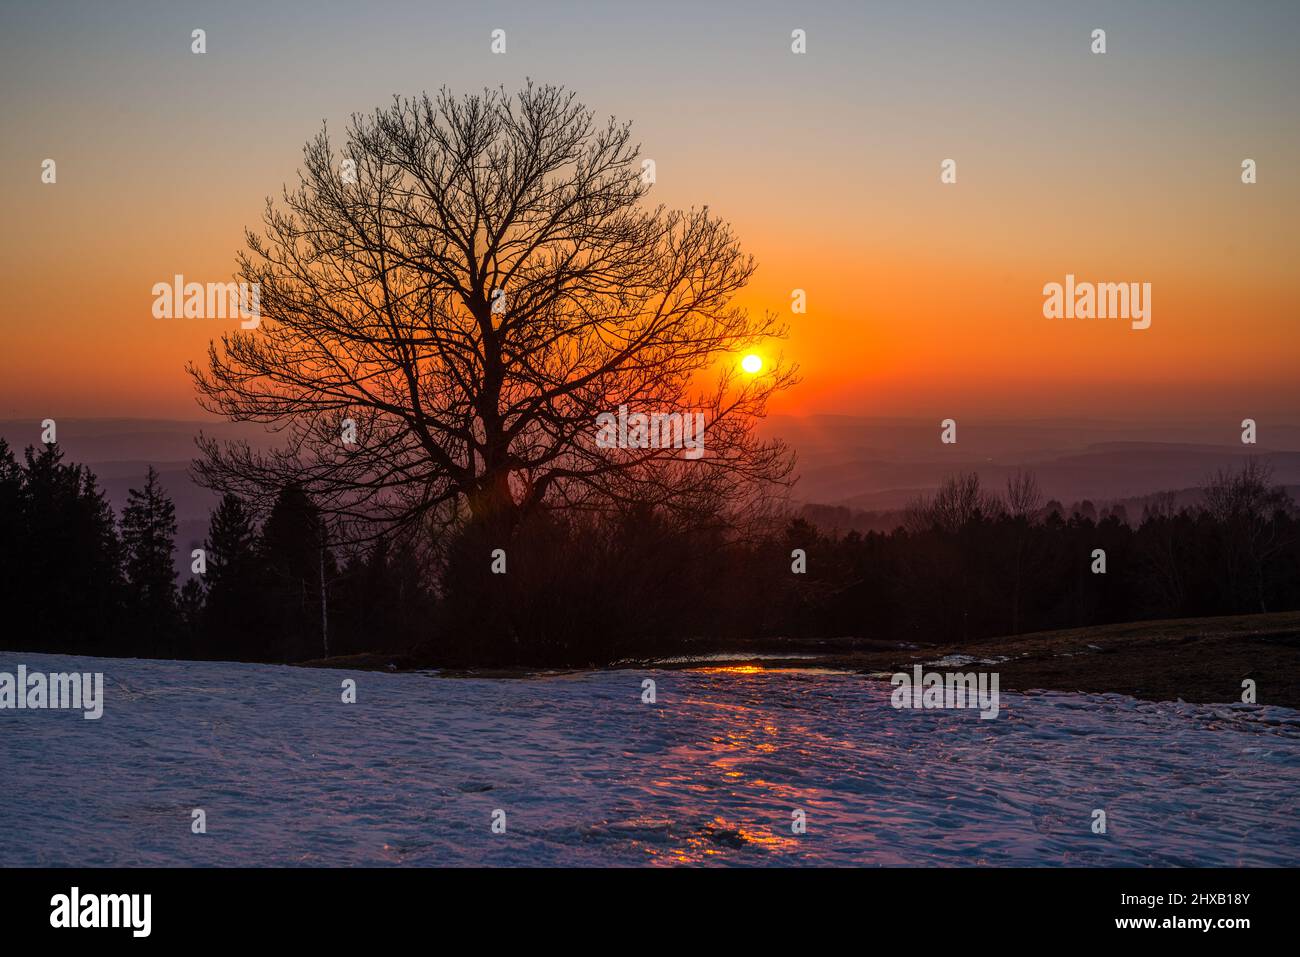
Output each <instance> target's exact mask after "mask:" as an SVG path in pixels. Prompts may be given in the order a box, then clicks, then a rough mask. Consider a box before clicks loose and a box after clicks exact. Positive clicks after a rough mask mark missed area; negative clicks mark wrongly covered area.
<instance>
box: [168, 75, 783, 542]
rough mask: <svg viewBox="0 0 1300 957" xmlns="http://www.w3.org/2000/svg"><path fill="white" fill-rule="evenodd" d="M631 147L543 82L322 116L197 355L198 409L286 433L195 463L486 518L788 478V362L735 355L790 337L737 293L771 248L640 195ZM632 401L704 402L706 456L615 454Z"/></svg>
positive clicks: (345, 498)
mask: <svg viewBox="0 0 1300 957" xmlns="http://www.w3.org/2000/svg"><path fill="white" fill-rule="evenodd" d="M637 160H638V148H637V147H636V146H635V145H633V143H632V141H631V139H630V128H629V127H628V126H627V125H626V124H622V125H620V124H617V123H616V122H615V121H614V120H613V119H610V120H609V121H608V122H606V123H603V124H601V123H598V122H597V121H596V120H595V118H594V116H593V114H592V113H591V112H589V111H587V110H586V109H585V108H584V107H583V106H582V105H581V104H580V103H578V102H577V101H576V100H575V98H574V95H573V94H572V93H568V92H565V91H564V90H562V89H559V88H556V87H550V86H543V87H534V86H533V85H532V84H529V85H528V86H527V88H525V89H524V90H523V91H522V92H520V93H518V94H517V95H516V96H513V97H512V96H509V95H507V94H506V93H505V92H504V91H485V92H484V93H483V94H480V95H472V96H463V97H456V96H453V95H451V94H450V93H448V92H446V91H445V90H444V91H443V92H441V93H439V94H438V95H437V96H436V97H433V98H432V99H431V98H430V97H429V96H427V95H425V96H422V97H420V98H417V99H402V98H395V99H394V102H393V104H392V105H391V106H389V107H388V108H386V109H380V110H376V111H375V112H374V113H373V114H367V115H358V116H354V117H353V119H352V122H351V125H350V127H349V129H348V132H347V136H346V143H345V145H344V146H343V148H342V150H341V151H338V152H336V151H335V149H334V147H333V145H332V143H331V141H330V138H329V136H328V131H327V130H322V132H321V133H320V134H319V135H318V136H317V137H316V138H315V139H313V140H312V141H311V142H310V143H308V145H307V146H306V147H305V149H304V168H303V170H302V171H300V174H299V180H300V181H299V184H298V186H297V187H296V188H294V189H292V190H290V189H289V188H287V187H286V189H285V190H284V192H283V195H282V198H281V201H280V203H278V204H276V203H274V202H272V201H271V200H268V201H267V209H266V214H265V233H264V234H263V235H256V234H254V233H253V232H251V231H250V232H249V233H248V235H247V243H248V249H247V250H246V251H245V252H244V253H242V254H241V256H240V266H241V268H240V278H241V279H243V280H244V281H246V282H250V283H257V284H258V286H259V292H260V296H259V302H260V309H261V324H260V327H259V328H257V329H255V330H251V331H239V332H233V333H231V334H227V335H225V336H223V337H222V339H221V341H220V343H219V344H218V343H213V344H212V345H210V347H209V350H208V358H207V362H206V363H205V364H204V367H203V368H199V367H196V366H194V365H192V366H191V367H190V372H191V375H192V376H193V378H194V380H195V383H196V386H197V389H198V392H199V396H200V402H201V404H202V405H204V407H205V408H207V409H209V410H211V411H214V412H216V413H219V414H221V415H224V416H227V417H229V418H231V419H233V420H238V421H254V422H261V423H266V424H267V425H268V426H269V427H270V428H272V429H273V430H276V431H278V432H279V433H280V435H281V436H282V437H283V439H284V443H283V447H281V448H279V449H276V450H275V451H271V452H259V451H257V450H255V449H253V448H252V447H250V446H249V445H248V444H227V445H222V444H219V443H217V442H216V441H213V440H211V439H209V438H207V437H203V436H201V437H200V440H199V444H200V450H201V453H202V457H201V459H200V461H199V462H198V463H197V466H196V468H197V471H198V474H199V478H200V480H201V481H203V482H204V483H205V484H208V485H209V486H211V487H214V488H217V489H221V490H224V491H234V492H237V493H239V494H242V495H245V496H248V497H250V498H253V499H255V500H262V501H265V500H266V498H267V497H268V496H271V495H274V490H275V489H276V488H277V487H278V486H279V485H281V484H283V483H284V482H285V481H289V480H293V481H296V482H298V483H299V484H300V485H301V486H302V487H303V488H304V489H305V490H306V491H307V492H309V493H310V494H311V496H312V498H313V500H314V501H315V502H316V503H317V504H318V505H319V506H320V507H321V508H322V509H323V510H325V511H327V512H329V513H331V514H333V515H335V516H336V517H340V518H343V519H364V520H366V521H368V522H371V523H377V524H378V526H379V527H388V526H392V525H394V524H403V523H410V522H413V521H416V520H420V519H422V518H426V517H428V516H430V515H433V514H439V513H442V514H445V513H459V512H468V514H469V515H470V516H471V517H472V519H474V520H476V521H479V522H483V523H487V525H489V526H490V527H493V528H495V529H497V530H504V531H507V532H508V531H509V530H510V529H513V527H514V526H515V525H516V524H517V522H518V521H519V520H520V519H521V518H522V517H523V516H525V515H527V514H528V513H530V512H532V511H534V510H536V509H539V508H541V507H543V506H545V505H567V506H577V507H598V506H601V505H603V504H605V503H609V502H620V501H623V502H626V501H643V502H652V503H663V504H666V505H671V504H673V502H675V501H688V500H691V499H692V498H698V497H700V496H704V495H706V494H707V495H708V496H710V497H711V498H713V499H719V500H724V501H725V500H727V499H728V497H729V496H734V495H739V494H741V491H742V490H743V489H745V488H747V487H751V486H753V485H754V484H755V483H759V484H761V483H765V482H766V483H770V482H781V481H784V480H786V479H787V478H788V475H789V472H790V468H791V458H790V456H789V454H788V452H787V450H786V449H785V448H784V447H783V446H782V445H781V444H780V443H777V442H766V443H765V442H762V441H760V440H759V439H758V438H757V437H756V436H755V435H754V433H753V425H754V423H755V420H756V418H758V417H760V416H762V415H763V414H764V411H765V407H766V403H767V401H768V399H769V397H770V396H771V395H773V394H774V393H775V392H777V391H779V390H781V389H784V388H786V387H788V386H789V385H791V384H792V383H793V382H794V381H795V373H794V369H793V368H792V367H790V366H788V365H787V364H786V363H784V362H782V361H781V360H780V359H779V357H776V356H770V357H769V362H768V367H767V369H766V370H765V371H764V372H763V373H762V374H759V375H753V376H749V375H745V374H742V373H741V372H740V370H739V367H738V365H739V359H740V352H741V351H742V350H746V349H749V348H752V347H754V346H757V345H759V344H761V343H763V342H764V341H767V340H770V339H773V338H780V337H783V336H784V334H785V329H784V327H783V326H781V325H779V324H778V323H777V321H776V318H775V317H774V316H772V315H764V316H761V317H756V316H752V315H750V314H749V313H748V312H747V311H746V310H744V309H741V308H738V307H736V306H735V305H734V304H733V302H732V300H733V297H734V296H735V294H736V293H737V292H738V291H739V290H740V289H741V288H742V287H744V286H745V284H746V283H747V281H748V280H749V278H750V276H751V274H752V273H753V270H754V262H753V260H752V258H750V257H749V256H747V255H745V254H744V253H743V252H742V250H741V248H740V245H739V242H738V241H737V240H736V238H735V237H734V235H733V234H732V232H731V230H730V228H729V227H728V226H727V225H726V224H725V223H724V222H722V221H721V220H719V219H718V218H716V217H715V216H712V215H710V213H709V211H708V207H704V208H702V209H691V210H690V211H686V212H683V211H669V210H665V209H664V208H663V207H657V208H650V207H647V206H645V205H643V203H642V200H643V198H644V196H645V194H646V192H647V190H648V189H649V188H650V184H649V183H648V182H647V181H646V177H644V176H643V172H642V168H641V165H640V164H639V162H637ZM620 406H626V407H627V409H628V411H629V414H634V413H650V414H655V413H658V414H661V415H666V416H674V415H676V416H685V415H689V414H691V413H695V412H700V413H703V414H704V417H705V423H706V433H705V452H704V455H703V457H701V458H699V459H698V460H689V459H687V458H685V457H684V456H683V450H682V449H681V448H672V447H668V448H664V447H654V448H602V447H599V446H598V444H597V442H596V439H595V437H596V426H595V420H596V417H597V416H598V415H599V414H601V413H605V412H609V413H616V412H617V411H618V409H619V407H620ZM345 420H351V422H352V423H354V424H355V439H356V441H355V442H350V443H349V442H345V441H343V435H344V431H343V430H344V428H345V424H346V423H345ZM665 421H670V420H665ZM677 421H680V420H677Z"/></svg>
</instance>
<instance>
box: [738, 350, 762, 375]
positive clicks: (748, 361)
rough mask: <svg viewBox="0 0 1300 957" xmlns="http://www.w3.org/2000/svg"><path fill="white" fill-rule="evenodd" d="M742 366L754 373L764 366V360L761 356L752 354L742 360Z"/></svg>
mask: <svg viewBox="0 0 1300 957" xmlns="http://www.w3.org/2000/svg"><path fill="white" fill-rule="evenodd" d="M740 367H741V368H742V369H744V370H745V371H746V372H748V373H749V374H750V375H753V374H754V373H756V372H758V371H759V370H760V369H762V368H763V360H762V359H761V358H760V357H759V356H756V355H753V354H750V355H747V356H745V358H743V359H741V360H740Z"/></svg>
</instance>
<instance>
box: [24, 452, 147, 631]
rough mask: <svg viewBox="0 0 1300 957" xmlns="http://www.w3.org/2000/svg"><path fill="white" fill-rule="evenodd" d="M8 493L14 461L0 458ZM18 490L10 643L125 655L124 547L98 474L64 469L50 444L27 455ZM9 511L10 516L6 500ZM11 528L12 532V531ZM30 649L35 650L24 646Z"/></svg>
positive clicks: (72, 467) (60, 456)
mask: <svg viewBox="0 0 1300 957" xmlns="http://www.w3.org/2000/svg"><path fill="white" fill-rule="evenodd" d="M0 459H4V460H5V461H4V464H3V465H0V472H4V473H5V477H4V479H2V480H0V484H2V485H3V487H4V492H3V493H2V494H4V495H6V496H7V495H11V494H12V493H13V491H14V487H13V473H12V470H11V468H10V465H9V463H10V462H11V461H12V458H11V456H3V455H0ZM19 470H20V472H21V478H20V489H19V490H18V501H17V520H16V522H14V528H13V529H12V532H13V535H14V541H13V542H12V544H10V545H8V546H7V548H11V549H12V552H11V557H12V558H13V559H14V562H13V567H12V568H11V569H9V570H10V572H11V573H12V577H10V578H8V579H7V585H8V589H7V590H8V592H9V596H10V599H11V600H10V602H9V603H8V604H7V605H6V606H5V607H6V612H7V614H8V616H9V622H10V624H11V625H12V630H11V631H10V629H0V630H4V631H10V633H11V635H12V639H11V641H12V642H14V643H24V644H26V643H28V642H32V641H37V640H38V641H39V647H40V649H41V650H42V651H83V652H90V653H95V654H120V653H123V652H125V651H133V650H135V649H134V648H133V647H123V645H122V642H121V640H120V638H119V635H118V633H117V632H118V628H119V627H120V623H121V611H122V600H123V592H122V573H121V547H120V544H119V541H118V538H117V531H116V528H115V527H114V520H113V510H112V507H111V506H110V505H109V504H108V500H107V498H106V497H105V496H104V493H103V492H102V491H100V489H99V488H98V486H97V484H96V481H95V476H94V474H93V473H92V472H90V470H89V469H86V468H84V467H83V466H80V465H64V464H63V453H62V451H60V449H59V448H58V446H57V445H54V444H52V443H51V444H49V445H44V446H42V447H41V450H40V451H39V452H36V451H35V450H34V449H32V448H31V447H28V448H27V450H26V453H25V455H24V464H23V465H22V466H20V467H19ZM5 504H6V511H8V508H7V506H8V503H5ZM6 531H9V530H8V529H7V530H6ZM27 647H33V646H32V645H30V644H27Z"/></svg>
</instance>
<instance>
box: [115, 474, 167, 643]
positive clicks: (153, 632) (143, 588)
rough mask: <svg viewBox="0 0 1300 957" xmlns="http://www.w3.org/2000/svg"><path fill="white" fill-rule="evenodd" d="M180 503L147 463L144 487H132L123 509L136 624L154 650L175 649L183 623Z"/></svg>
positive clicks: (124, 534)
mask: <svg viewBox="0 0 1300 957" xmlns="http://www.w3.org/2000/svg"><path fill="white" fill-rule="evenodd" d="M175 538H176V507H175V506H174V505H173V504H172V501H171V499H170V498H168V496H167V493H166V491H165V490H164V489H163V487H162V486H161V485H160V484H159V483H158V473H157V471H156V470H155V469H154V468H153V466H152V465H151V466H149V471H148V472H147V473H146V475H145V483H144V488H143V489H134V488H133V489H131V490H130V491H129V493H128V495H127V505H126V508H125V509H124V510H123V512H122V544H123V545H124V547H125V552H126V563H125V568H126V577H127V583H128V595H129V598H130V604H131V612H132V619H133V623H134V625H135V627H136V628H138V629H139V638H140V641H141V642H142V643H143V645H144V646H145V647H146V648H149V649H151V650H152V651H153V652H154V653H158V654H162V653H166V652H168V651H171V650H172V649H173V647H174V644H175V640H176V636H177V629H178V627H179V624H180V621H179V612H178V607H177V602H176V567H175V565H173V564H172V552H173V551H175V548H176V545H175Z"/></svg>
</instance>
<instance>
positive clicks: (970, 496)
mask: <svg viewBox="0 0 1300 957" xmlns="http://www.w3.org/2000/svg"><path fill="white" fill-rule="evenodd" d="M1002 511H1003V505H1002V501H1001V500H1000V499H999V498H998V497H997V496H996V495H990V494H989V493H987V492H985V491H984V490H983V489H982V488H981V487H980V477H979V474H978V473H976V472H970V473H966V472H963V473H961V474H959V475H951V476H949V477H948V478H946V479H944V482H943V484H942V485H941V486H939V490H938V491H937V492H935V494H934V496H933V497H930V496H927V495H920V496H918V497H917V498H916V499H914V500H913V501H912V502H910V503H909V504H908V506H907V508H906V509H905V510H904V513H903V524H904V527H906V528H907V530H908V531H911V532H923V531H928V530H929V529H931V528H939V529H942V530H943V531H945V532H955V531H957V530H958V529H960V528H961V527H962V526H963V525H965V524H966V523H967V522H970V521H973V520H974V519H975V518H977V517H979V516H983V517H985V518H993V517H996V516H997V515H999V514H1000V513H1001V512H1002Z"/></svg>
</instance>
